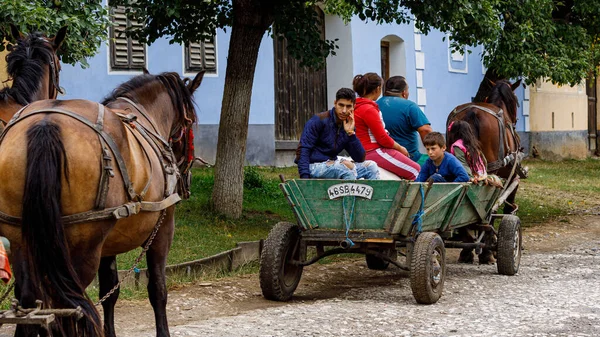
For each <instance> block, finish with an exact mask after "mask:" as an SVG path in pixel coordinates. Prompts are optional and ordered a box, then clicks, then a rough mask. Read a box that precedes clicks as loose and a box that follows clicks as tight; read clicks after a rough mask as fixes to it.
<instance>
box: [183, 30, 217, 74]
mask: <svg viewBox="0 0 600 337" xmlns="http://www.w3.org/2000/svg"><path fill="white" fill-rule="evenodd" d="M202 70H205V71H206V73H208V74H216V73H217V49H216V45H215V38H214V36H213V37H212V38H210V39H206V40H204V42H190V43H187V44H186V46H185V72H186V73H195V72H199V71H202Z"/></svg>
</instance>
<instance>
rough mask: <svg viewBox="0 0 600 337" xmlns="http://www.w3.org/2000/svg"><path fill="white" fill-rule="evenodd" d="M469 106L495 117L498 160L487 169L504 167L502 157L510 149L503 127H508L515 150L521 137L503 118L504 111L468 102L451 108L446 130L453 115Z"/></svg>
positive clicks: (518, 146) (453, 118) (519, 144)
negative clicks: (498, 140) (497, 137)
mask: <svg viewBox="0 0 600 337" xmlns="http://www.w3.org/2000/svg"><path fill="white" fill-rule="evenodd" d="M471 108H477V109H479V110H482V111H484V112H487V113H488V114H490V115H492V116H494V117H495V118H496V120H497V121H498V127H499V130H500V132H498V133H499V136H500V142H499V144H500V145H499V146H498V160H496V161H493V162H491V163H488V165H487V171H488V172H495V171H497V170H499V169H501V168H502V167H504V164H503V159H504V156H505V153H506V151H510V144H509V143H508V139H507V138H506V135H505V132H504V130H505V129H508V130H509V132H510V134H511V135H512V137H513V140H514V141H515V144H516V147H517V151H519V149H520V147H521V139H520V138H519V135H518V134H517V133H516V131H515V127H514V125H513V124H512V123H510V122H506V121H505V120H504V111H503V110H502V109H501V108H500V109H499V111H498V112H495V111H494V110H492V109H489V108H487V107H484V106H480V105H477V104H468V105H466V106H464V107H462V108H460V109H458V107H457V108H455V109H454V110H452V112H451V113H450V115H448V119H447V121H446V130H448V126H449V125H450V123H451V122H452V121H454V120H456V119H455V117H456V116H457V115H458V114H459V113H461V112H463V111H465V110H467V109H471Z"/></svg>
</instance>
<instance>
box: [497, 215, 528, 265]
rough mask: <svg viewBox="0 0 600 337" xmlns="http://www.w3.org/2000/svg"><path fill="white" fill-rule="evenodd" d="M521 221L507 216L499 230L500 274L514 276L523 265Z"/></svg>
mask: <svg viewBox="0 0 600 337" xmlns="http://www.w3.org/2000/svg"><path fill="white" fill-rule="evenodd" d="M521 240H522V235H521V220H520V219H519V217H518V216H515V215H505V216H504V217H503V218H502V221H501V222H500V227H499V228H498V261H496V264H497V265H498V274H501V275H514V274H516V273H517V272H518V271H519V265H520V264H521V242H522V241H521Z"/></svg>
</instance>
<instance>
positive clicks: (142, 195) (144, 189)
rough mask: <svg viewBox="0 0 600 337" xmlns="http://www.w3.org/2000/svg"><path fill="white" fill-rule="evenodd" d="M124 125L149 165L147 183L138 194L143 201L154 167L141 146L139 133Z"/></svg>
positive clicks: (127, 124)
mask: <svg viewBox="0 0 600 337" xmlns="http://www.w3.org/2000/svg"><path fill="white" fill-rule="evenodd" d="M124 124H125V127H126V128H127V130H128V131H129V132H131V134H132V135H133V137H134V138H135V140H136V141H137V142H138V144H139V145H140V148H141V149H142V152H144V155H145V156H146V160H147V161H148V165H150V174H149V176H148V181H147V182H146V185H145V186H144V188H143V189H142V191H141V192H140V193H139V197H140V200H143V199H144V196H145V195H146V193H147V192H148V189H149V188H150V183H151V182H152V175H153V173H154V166H153V165H152V158H150V155H149V154H148V151H146V148H145V147H144V144H142V141H141V140H140V138H139V135H138V134H139V132H135V130H134V128H133V127H132V126H131V124H129V123H124ZM149 143H150V144H152V142H149Z"/></svg>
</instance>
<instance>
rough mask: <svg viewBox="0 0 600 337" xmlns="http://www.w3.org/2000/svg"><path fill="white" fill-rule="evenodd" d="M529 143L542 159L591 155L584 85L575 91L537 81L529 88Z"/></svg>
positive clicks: (567, 87) (570, 88)
mask: <svg viewBox="0 0 600 337" xmlns="http://www.w3.org/2000/svg"><path fill="white" fill-rule="evenodd" d="M529 95H530V101H531V108H530V109H531V110H530V117H529V124H530V131H531V132H530V142H531V146H532V147H534V146H535V149H536V153H537V154H539V156H540V157H541V158H543V159H549V160H557V159H562V158H573V159H583V158H586V157H587V155H588V141H587V130H588V125H587V118H588V112H587V95H586V91H585V83H584V84H580V85H577V86H574V87H569V86H556V85H553V84H552V83H550V82H546V81H542V80H540V81H538V83H537V84H536V85H534V86H531V88H530V93H529Z"/></svg>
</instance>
